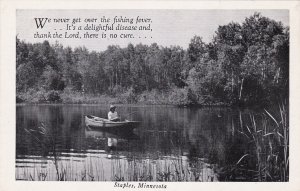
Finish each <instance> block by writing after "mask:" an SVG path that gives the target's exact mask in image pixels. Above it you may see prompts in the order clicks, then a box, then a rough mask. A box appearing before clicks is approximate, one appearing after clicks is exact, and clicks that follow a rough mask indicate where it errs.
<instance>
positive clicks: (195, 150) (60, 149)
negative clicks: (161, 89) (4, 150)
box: [16, 105, 247, 181]
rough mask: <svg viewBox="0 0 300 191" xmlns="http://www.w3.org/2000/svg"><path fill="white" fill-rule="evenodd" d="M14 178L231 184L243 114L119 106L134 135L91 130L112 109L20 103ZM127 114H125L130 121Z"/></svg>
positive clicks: (240, 151) (240, 153)
mask: <svg viewBox="0 0 300 191" xmlns="http://www.w3.org/2000/svg"><path fill="white" fill-rule="evenodd" d="M16 112H17V113H16V114H17V119H16V179H17V180H58V179H60V180H80V181H81V180H83V181H84V180H88V181H90V180H95V181H115V180H118V181H122V180H124V181H127V180H128V181H226V180H227V179H225V178H224V177H228V174H227V175H226V172H225V175H224V169H226V168H227V167H228V165H230V164H234V163H236V162H237V161H238V160H239V159H240V158H241V157H242V156H243V155H244V153H245V148H244V147H245V146H244V145H243V144H241V139H243V137H242V136H241V134H239V133H237V129H238V128H239V126H240V123H241V120H240V117H241V115H245V113H247V112H246V111H243V112H241V111H239V110H236V109H229V108H198V109H193V108H178V107H170V106H125V105H120V106H117V112H118V113H119V115H121V117H122V116H123V119H125V118H126V119H129V120H135V121H140V122H141V123H140V125H139V126H138V128H136V129H134V130H133V131H121V130H117V131H100V130H95V129H90V128H87V127H86V125H85V121H84V116H85V115H95V116H100V117H105V118H106V117H107V112H108V106H107V105H23V106H21V105H20V106H17V111H16ZM126 115H127V116H126Z"/></svg>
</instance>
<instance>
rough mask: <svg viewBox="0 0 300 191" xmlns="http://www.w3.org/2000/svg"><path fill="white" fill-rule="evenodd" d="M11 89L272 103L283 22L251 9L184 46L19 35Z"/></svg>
mask: <svg viewBox="0 0 300 191" xmlns="http://www.w3.org/2000/svg"><path fill="white" fill-rule="evenodd" d="M16 88H17V100H22V101H28V99H30V98H29V97H26V96H25V95H29V94H30V95H36V94H38V95H39V97H41V98H40V99H41V100H42V99H43V100H45V101H59V100H60V101H61V97H60V96H61V94H64V93H66V92H69V94H70V95H72V94H74V93H80V94H81V95H91V96H98V95H107V96H110V97H115V96H118V95H126V96H127V97H128V99H126V100H127V101H126V102H128V103H134V102H139V100H140V99H139V95H143V96H147V94H153V92H156V94H159V95H161V97H164V98H165V97H167V98H168V100H169V102H170V103H174V104H178V105H196V104H200V105H201V104H203V105H204V104H216V103H222V104H229V105H235V104H246V105H248V104H265V103H271V102H273V101H277V100H278V99H283V98H288V93H289V28H288V27H286V26H283V24H282V23H281V22H278V21H274V20H271V19H269V18H267V17H264V16H262V15H261V14H259V13H255V14H254V15H252V16H250V17H248V18H245V20H244V21H243V22H242V23H241V24H240V23H236V22H231V23H229V24H227V25H223V26H219V27H218V28H217V30H216V31H215V35H214V37H213V39H212V40H211V42H209V43H205V42H203V40H202V38H201V37H200V36H194V37H193V38H192V39H191V41H190V43H189V45H188V48H187V49H186V50H185V49H183V48H182V47H179V46H170V47H163V46H159V45H158V44H157V43H153V44H151V45H144V44H137V45H133V44H128V46H127V47H125V48H121V47H119V46H118V45H110V46H108V47H107V49H106V50H104V51H99V52H96V51H89V50H88V49H87V48H85V47H84V46H82V47H77V48H74V49H72V48H70V47H63V46H62V45H61V44H59V43H58V42H57V43H55V44H53V45H51V44H49V42H48V41H44V42H43V43H34V44H32V43H28V42H25V41H22V40H20V39H19V38H18V37H17V39H16ZM156 99H160V98H159V97H156Z"/></svg>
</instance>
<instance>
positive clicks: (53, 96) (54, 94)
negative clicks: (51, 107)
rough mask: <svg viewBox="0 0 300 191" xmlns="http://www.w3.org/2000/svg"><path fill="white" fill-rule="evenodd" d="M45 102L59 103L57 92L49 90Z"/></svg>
mask: <svg viewBox="0 0 300 191" xmlns="http://www.w3.org/2000/svg"><path fill="white" fill-rule="evenodd" d="M47 101H49V102H61V98H60V95H59V92H58V91H55V90H51V91H49V92H48V94H47Z"/></svg>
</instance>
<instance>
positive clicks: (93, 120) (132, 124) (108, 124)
mask: <svg viewBox="0 0 300 191" xmlns="http://www.w3.org/2000/svg"><path fill="white" fill-rule="evenodd" d="M85 124H86V126H88V127H92V128H105V129H106V128H108V129H111V128H124V129H134V128H136V127H137V125H138V124H139V122H138V121H120V122H114V121H110V120H107V119H104V118H100V117H96V116H90V115H89V116H85Z"/></svg>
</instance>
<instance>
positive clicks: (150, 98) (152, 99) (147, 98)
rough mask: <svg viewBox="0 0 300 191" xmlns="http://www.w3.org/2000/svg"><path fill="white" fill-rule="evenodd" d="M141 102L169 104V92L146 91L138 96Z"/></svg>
mask: <svg viewBox="0 0 300 191" xmlns="http://www.w3.org/2000/svg"><path fill="white" fill-rule="evenodd" d="M137 101H138V102H139V103H143V104H169V100H168V95H167V93H163V92H160V91H158V90H155V89H154V90H151V91H144V92H143V93H141V94H140V95H139V96H138V100H137Z"/></svg>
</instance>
